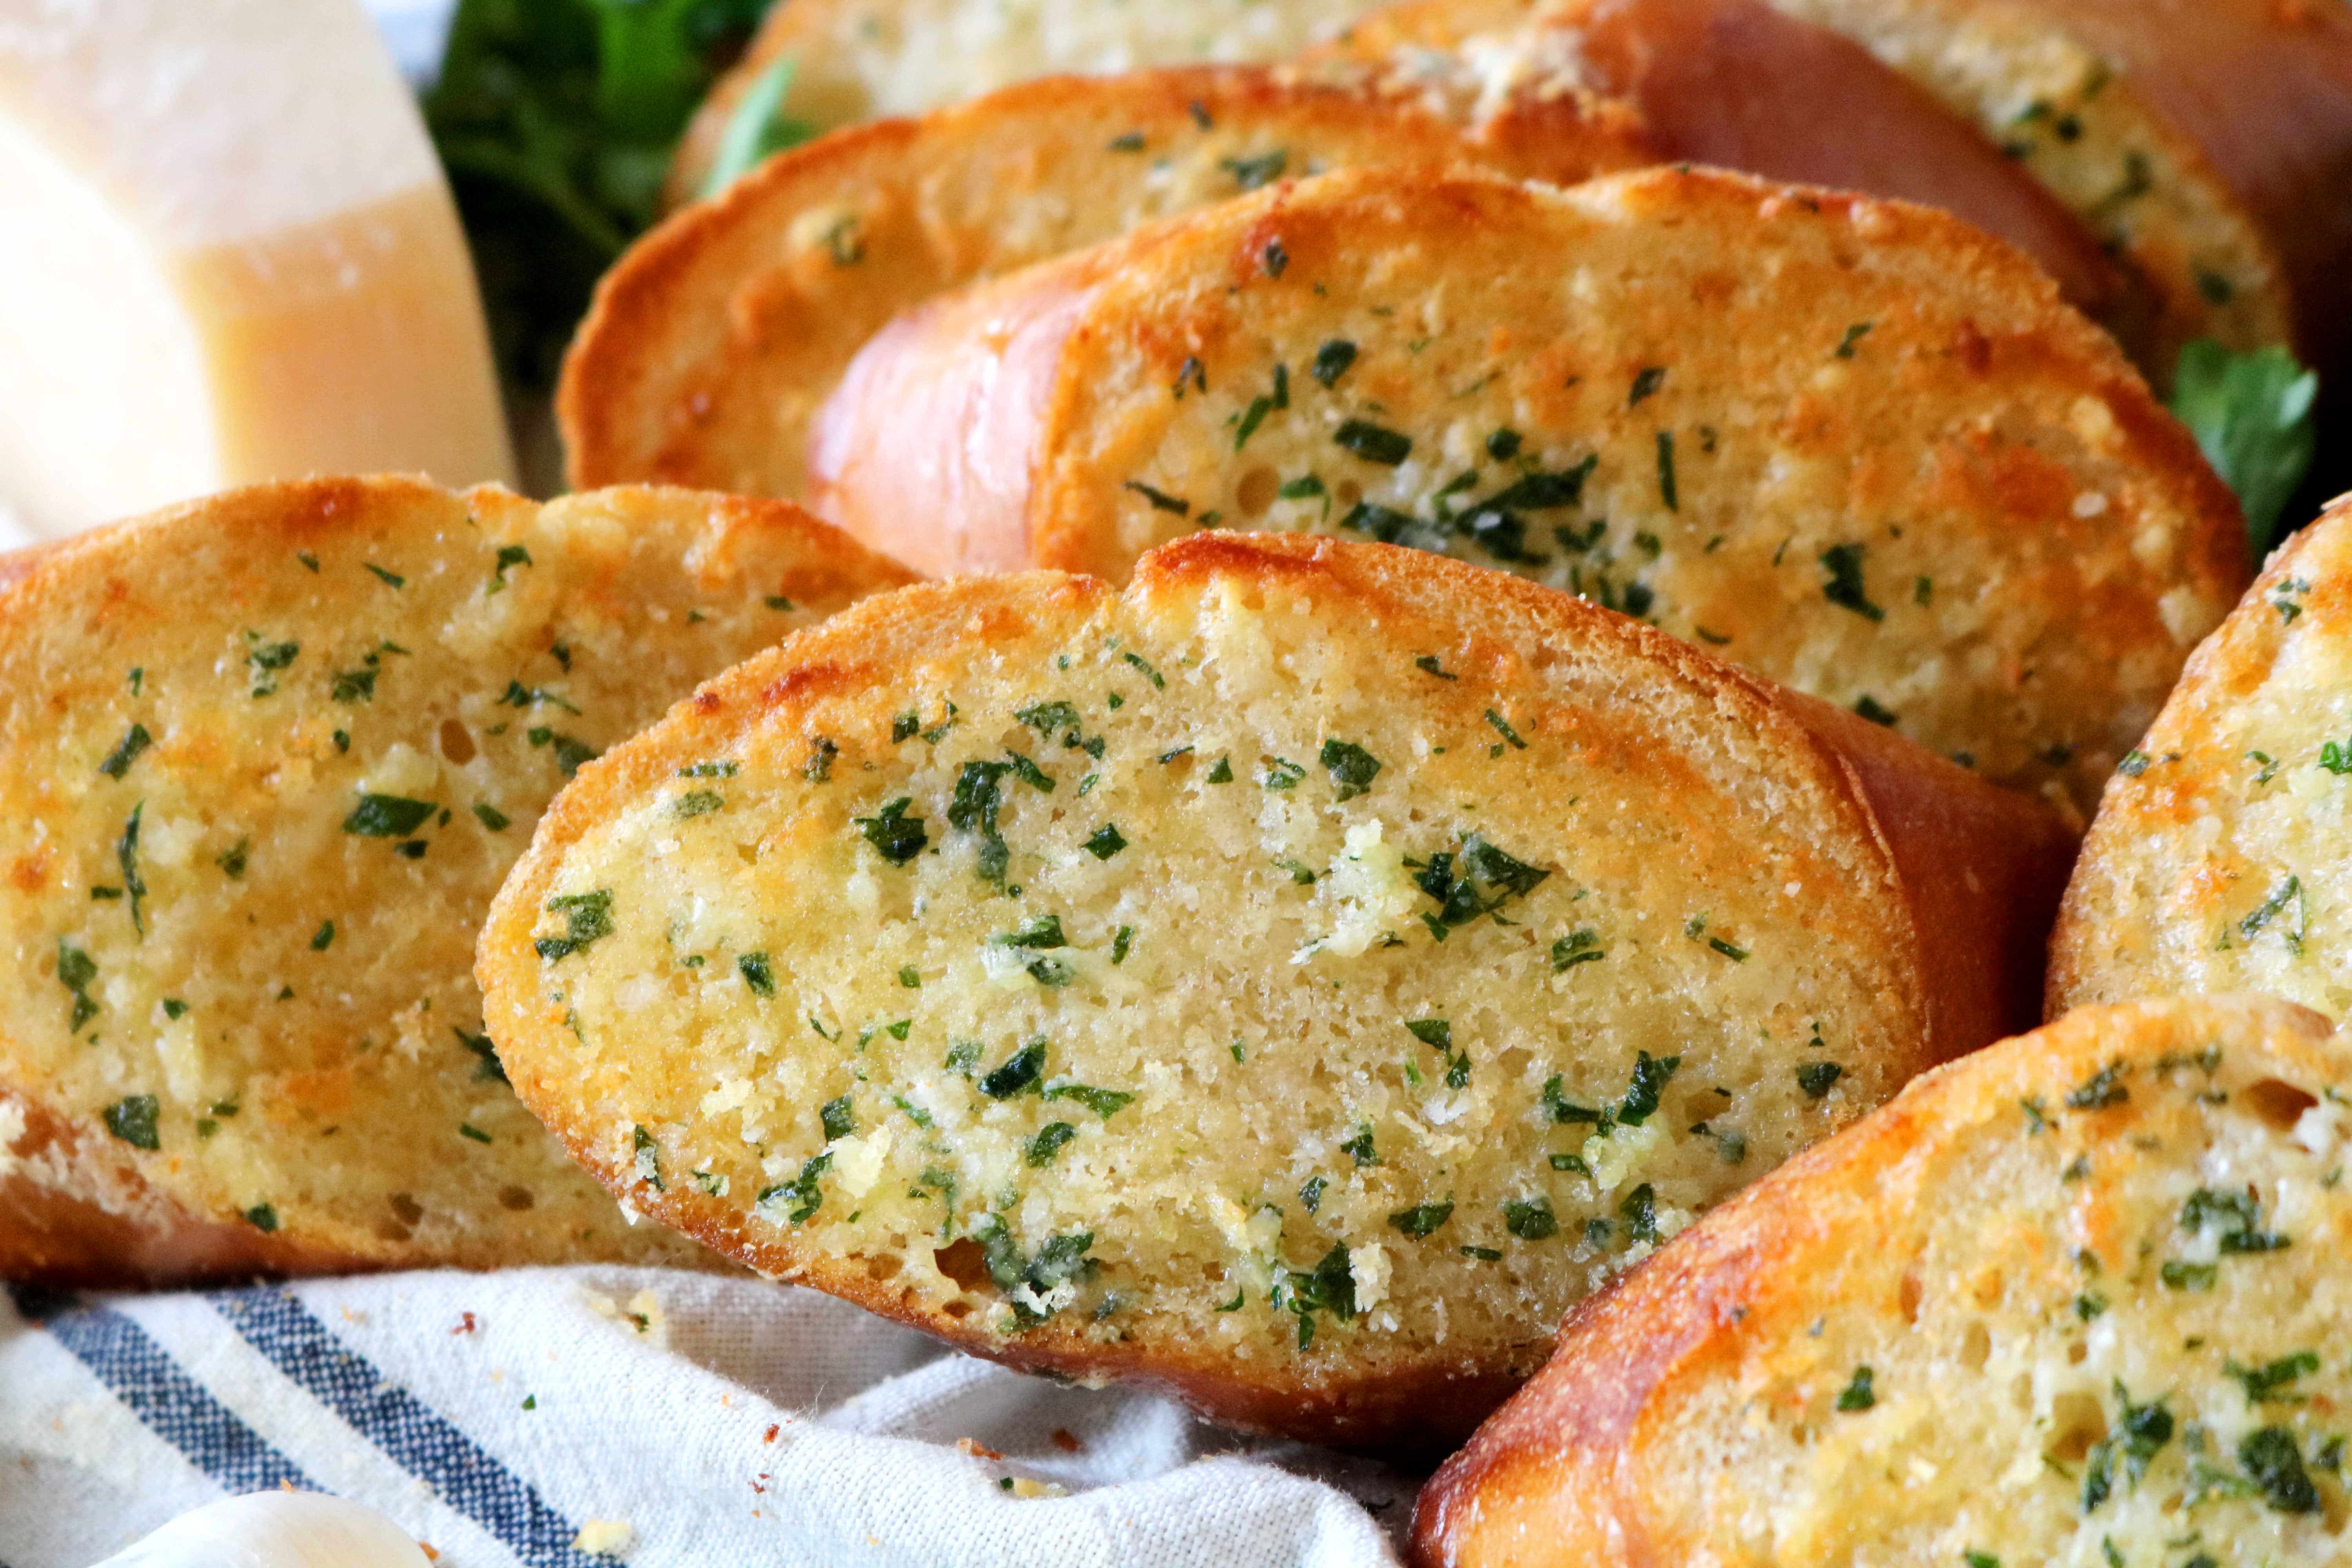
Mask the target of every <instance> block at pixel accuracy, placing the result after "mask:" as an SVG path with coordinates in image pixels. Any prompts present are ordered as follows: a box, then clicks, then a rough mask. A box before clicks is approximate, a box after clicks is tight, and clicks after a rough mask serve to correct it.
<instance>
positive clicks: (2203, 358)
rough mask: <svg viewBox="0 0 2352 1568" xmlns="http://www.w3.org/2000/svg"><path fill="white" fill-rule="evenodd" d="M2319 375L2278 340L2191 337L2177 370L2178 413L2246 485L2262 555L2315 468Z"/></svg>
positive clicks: (2225, 474) (2249, 521) (2242, 497)
mask: <svg viewBox="0 0 2352 1568" xmlns="http://www.w3.org/2000/svg"><path fill="white" fill-rule="evenodd" d="M2318 395H2319V374H2318V373H2317V372H2316V371H2308V370H2305V369H2304V368H2303V366H2302V365H2300V364H2298V363H2295V358H2294V355H2293V354H2292V353H2288V352H2287V351H2286V350H2285V349H2283V348H2280V347H2278V346H2276V345H2275V344H2273V345H2272V346H2271V347H2268V348H2263V349H2257V350H2255V351H2254V352H2253V353H2242V354H2241V353H2231V352H2230V351H2229V350H2227V349H2225V348H2223V347H2222V346H2221V344H2219V343H2217V342H2213V341H2212V340H2211V339H2210V338H2200V339H2198V340H2197V341H2196V342H2192V343H2189V344H2186V345H2184V346H2183V347H2182V349H2181V351H2180V359H2179V363H2178V365H2177V366H2176V368H2175V369H2174V371H2173V378H2172V412H2173V413H2174V414H2175V415H2176V416H2179V420H2180V422H2181V423H2182V424H2184V425H2186V426H2189V434H2190V435H2192V436H2194V437H2197V445H2198V446H2199V447H2201V448H2203V450H2204V453H2205V459H2206V461H2208V462H2210V463H2211V464H2212V465H2213V468H2214V469H2215V471H2216V472H2218V473H2220V474H2221V478H2222V479H2225V480H2226V481H2228V483H2229V486H2230V488H2231V489H2233V490H2235V491H2237V492H2238V502H2239V504H2240V505H2241V506H2242V507H2243V508H2244V509H2245V513H2246V533H2247V536H2248V537H2249V538H2250V539H2251V540H2252V542H2253V547H2254V554H2255V555H2256V556H2257V557H2260V556H2261V555H2263V554H2264V553H2265V552H2268V551H2269V549H2270V547H2271V545H2272V543H2273V541H2274V540H2275V538H2276V536H2277V531H2278V523H2279V514H2280V513H2281V512H2283V511H2284V510H2286V504H2287V502H2288V500H2291V499H2292V498H2293V497H2294V489H2295V487H2296V486H2297V485H2299V484H2301V483H2302V482H2303V476H2304V475H2305V473H2306V472H2308V471H2309V469H2310V468H2311V458H2312V453H2313V450H2314V447H2315V439H2316V437H2315V435H2314V433H2313V425H2312V405H2313V403H2314V402H2315V400H2316V399H2317V397H2318Z"/></svg>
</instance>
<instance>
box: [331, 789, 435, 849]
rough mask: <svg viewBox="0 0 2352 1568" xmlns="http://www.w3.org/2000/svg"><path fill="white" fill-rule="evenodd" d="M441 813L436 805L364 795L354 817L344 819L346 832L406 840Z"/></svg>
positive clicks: (390, 797) (354, 808)
mask: <svg viewBox="0 0 2352 1568" xmlns="http://www.w3.org/2000/svg"><path fill="white" fill-rule="evenodd" d="M440 809H441V807H440V805H439V803H438V802H436V801H430V800H410V799H408V798H406V797H405V796H403V795H361V796H360V803H359V805H355V806H353V807H352V814H351V815H350V816H346V817H344V818H343V831H344V832H346V833H356V834H359V835H360V836H361V837H365V838H405V837H408V836H409V835H410V834H412V833H414V832H415V831H416V830H417V829H418V828H419V827H422V826H425V819H426V818H427V817H429V816H432V815H433V814H434V813H435V812H436V811H438V810H440Z"/></svg>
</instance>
